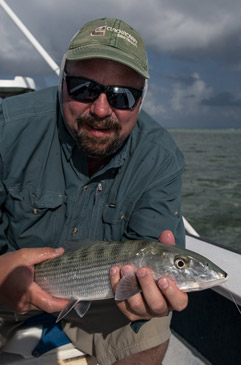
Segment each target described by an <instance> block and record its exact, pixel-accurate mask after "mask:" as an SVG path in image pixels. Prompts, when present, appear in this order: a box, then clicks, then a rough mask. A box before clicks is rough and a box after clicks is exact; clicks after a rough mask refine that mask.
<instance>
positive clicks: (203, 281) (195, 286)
mask: <svg viewBox="0 0 241 365" xmlns="http://www.w3.org/2000/svg"><path fill="white" fill-rule="evenodd" d="M158 251H159V252H158ZM152 252H153V253H154V252H155V254H153V255H152V256H150V257H149V263H148V266H149V267H150V268H151V270H152V272H153V277H154V278H155V279H156V280H157V279H159V278H160V277H162V276H166V277H168V278H170V279H172V280H173V281H174V282H175V283H176V285H177V286H178V287H179V289H181V290H182V291H185V292H190V291H195V290H203V289H208V288H211V287H213V286H217V285H220V284H221V283H223V282H224V281H226V280H227V273H226V272H224V271H223V270H222V269H221V268H220V267H218V266H217V265H215V264H214V263H213V262H212V261H210V260H209V259H207V258H205V257H204V256H201V255H199V254H197V253H195V252H192V251H190V250H186V249H180V248H177V247H173V246H172V247H171V246H170V247H164V248H163V247H162V249H161V250H158V247H157V249H156V250H152Z"/></svg>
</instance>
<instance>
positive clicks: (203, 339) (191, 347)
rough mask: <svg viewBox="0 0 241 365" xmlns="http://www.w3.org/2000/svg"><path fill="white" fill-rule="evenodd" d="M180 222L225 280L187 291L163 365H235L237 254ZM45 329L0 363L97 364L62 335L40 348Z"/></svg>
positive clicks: (240, 350) (21, 339)
mask: <svg viewBox="0 0 241 365" xmlns="http://www.w3.org/2000/svg"><path fill="white" fill-rule="evenodd" d="M0 5H2V6H3V5H4V10H5V11H7V12H8V14H9V16H11V18H12V19H13V21H14V22H15V23H16V24H17V25H18V26H19V27H20V29H21V30H22V31H23V29H24V31H23V32H24V34H25V35H26V36H27V37H28V39H29V40H30V41H31V42H32V44H34V45H35V47H36V49H37V48H38V49H39V52H40V54H41V56H42V57H44V58H45V56H46V52H45V51H44V50H43V48H42V46H41V45H39V43H38V42H37V41H36V42H35V41H34V40H33V37H32V36H31V34H29V31H28V30H27V29H26V27H24V26H23V24H21V21H20V20H19V19H18V18H17V17H16V16H15V14H13V13H12V11H11V9H10V8H9V7H8V6H7V5H6V3H5V2H4V0H0ZM8 8H9V9H8ZM6 9H7V10H6ZM10 14H11V15H10ZM16 18H17V19H16ZM45 60H46V62H48V63H49V65H50V67H51V68H52V69H53V71H54V72H55V73H56V74H59V69H58V66H57V65H56V64H55V63H54V62H52V61H51V58H50V57H49V55H47V57H46V58H45ZM4 82H5V92H4V85H3V84H4ZM4 82H2V86H1V82H0V92H1V97H7V96H9V95H10V94H11V95H13V94H14V92H15V93H16V94H18V93H19V92H29V91H32V90H34V84H33V83H32V82H31V80H27V79H25V80H23V79H22V81H21V82H20V79H19V78H15V79H14V80H12V82H11V85H10V84H8V85H7V83H6V80H4ZM24 82H25V86H23V85H24ZM20 84H21V85H22V86H20ZM21 88H22V89H21ZM183 220H184V225H185V230H186V247H187V248H188V249H190V250H192V251H195V252H197V253H200V254H201V255H203V256H206V257H207V258H208V259H210V260H211V261H214V262H215V263H216V264H217V265H218V266H220V267H221V268H222V269H223V270H224V271H226V272H227V273H228V281H227V282H226V283H224V284H222V285H220V286H219V287H215V288H211V289H207V290H204V291H201V292H193V293H189V294H188V296H189V305H188V307H187V308H186V309H185V310H184V311H182V312H180V313H179V312H174V313H173V318H172V323H171V330H172V336H171V339H170V344H169V347H168V350H167V353H166V356H165V358H164V361H163V365H174V364H179V365H194V364H195V365H203V364H207V365H238V364H240V363H241V360H240V359H241V346H240V327H241V282H240V280H241V279H240V278H241V255H240V254H239V253H237V252H234V251H232V250H229V249H227V248H225V247H224V246H222V245H221V244H217V243H216V242H209V241H208V240H207V239H204V238H202V237H200V236H199V235H198V233H197V232H196V231H195V229H194V228H193V227H192V226H191V225H190V224H189V223H188V221H187V220H186V219H185V218H183ZM43 330H44V325H43V324H42V323H41V322H40V323H38V324H35V325H32V326H28V327H22V328H20V329H19V330H18V331H17V332H16V334H15V335H14V336H13V338H12V339H11V340H10V341H9V343H8V344H7V345H6V346H5V348H4V351H2V353H0V363H1V364H3V365H8V364H11V365H25V364H26V365H32V364H33V365H35V364H36V365H37V364H41V365H45V364H46V365H47V364H65V363H66V364H67V363H68V364H70V365H71V364H80V365H84V364H89V365H96V364H97V362H96V359H95V358H94V357H91V356H88V355H86V354H84V353H82V352H81V351H79V350H78V349H76V348H75V347H74V346H73V345H72V344H71V343H70V342H69V341H68V340H66V338H64V339H61V340H60V341H59V344H61V345H59V346H49V343H47V346H46V347H45V348H44V347H43V346H42V343H41V337H42V333H43ZM57 335H58V336H59V332H57V334H56V332H54V335H53V337H56V336H57ZM61 341H62V342H61ZM52 342H55V341H52ZM40 345H41V346H40Z"/></svg>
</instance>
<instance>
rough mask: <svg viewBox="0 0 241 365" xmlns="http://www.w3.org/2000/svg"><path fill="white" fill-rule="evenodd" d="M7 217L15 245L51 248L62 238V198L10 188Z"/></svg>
mask: <svg viewBox="0 0 241 365" xmlns="http://www.w3.org/2000/svg"><path fill="white" fill-rule="evenodd" d="M5 214H6V215H7V219H8V237H9V239H10V240H11V241H12V242H13V244H17V245H18V243H19V245H20V242H21V246H23V245H24V246H25V247H28V246H29V245H30V246H33V245H34V246H46V245H51V246H52V245H54V244H55V243H57V239H58V236H59V234H60V229H61V221H62V219H61V217H62V216H63V196H62V195H60V194H57V193H54V192H48V191H43V190H41V189H33V188H31V187H24V188H22V189H20V188H10V189H9V190H8V199H7V201H6V205H5ZM19 241H20V242H19Z"/></svg>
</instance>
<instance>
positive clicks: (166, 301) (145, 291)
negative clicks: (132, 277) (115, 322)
mask: <svg viewBox="0 0 241 365" xmlns="http://www.w3.org/2000/svg"><path fill="white" fill-rule="evenodd" d="M113 269H114V270H113ZM128 270H132V271H134V268H133V267H131V266H124V267H123V269H122V271H121V272H120V269H119V268H118V267H115V268H112V270H111V284H112V288H113V292H115V290H116V287H117V285H118V282H119V280H120V277H121V275H124V274H125V273H126V272H127V271H128ZM136 276H137V278H138V281H139V284H140V286H141V289H142V292H141V293H139V294H136V295H133V296H132V297H130V298H128V299H127V300H123V301H120V302H117V305H118V307H119V309H120V310H121V311H122V312H123V313H124V314H125V315H126V316H127V318H129V320H131V321H135V320H138V319H150V318H152V317H163V316H166V315H167V314H168V313H169V312H170V311H172V310H176V311H181V310H183V309H185V308H186V306H187V304H188V297H187V294H186V293H183V292H182V291H180V290H179V289H178V287H177V286H176V285H175V283H174V282H173V281H172V280H170V279H168V278H165V277H163V278H161V279H159V280H158V282H157V283H156V282H155V281H154V279H153V277H152V273H151V270H150V269H148V268H146V267H144V268H141V269H138V270H137V271H136Z"/></svg>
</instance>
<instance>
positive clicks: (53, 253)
mask: <svg viewBox="0 0 241 365" xmlns="http://www.w3.org/2000/svg"><path fill="white" fill-rule="evenodd" d="M20 251H22V254H23V255H22V257H24V258H25V259H26V260H25V261H26V263H25V264H27V265H35V264H38V263H40V262H42V261H45V260H50V259H54V258H56V257H58V256H61V255H62V254H63V253H64V248H62V247H60V248H51V247H40V248H23V249H21V250H20Z"/></svg>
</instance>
